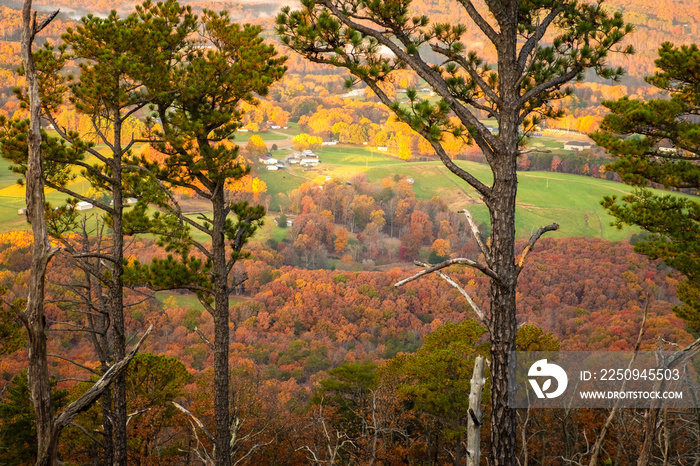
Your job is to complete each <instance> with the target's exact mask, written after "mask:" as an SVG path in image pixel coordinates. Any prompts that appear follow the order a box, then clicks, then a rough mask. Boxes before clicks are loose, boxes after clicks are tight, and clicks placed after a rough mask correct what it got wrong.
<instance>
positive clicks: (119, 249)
mask: <svg viewBox="0 0 700 466" xmlns="http://www.w3.org/2000/svg"><path fill="white" fill-rule="evenodd" d="M113 134H114V150H113V154H114V156H113V157H112V158H111V159H110V164H111V165H112V198H113V202H114V206H113V208H114V211H113V213H112V257H113V259H114V264H113V267H114V268H113V271H112V283H111V285H110V295H111V296H110V301H111V305H112V306H111V321H112V326H113V328H112V331H113V332H114V360H115V361H120V360H121V359H123V358H124V356H125V355H126V335H125V327H124V279H123V276H124V260H123V259H124V227H123V222H122V214H123V210H124V202H123V198H122V197H123V196H122V194H123V193H122V155H123V153H122V145H121V137H122V116H121V114H120V111H119V108H116V109H114V133H113ZM113 415H114V426H113V435H114V460H115V462H116V464H118V465H120V466H126V465H127V461H128V458H127V445H126V440H127V436H126V420H127V413H126V378H125V375H124V374H121V375H119V376H118V377H117V378H116V380H115V382H114V412H113Z"/></svg>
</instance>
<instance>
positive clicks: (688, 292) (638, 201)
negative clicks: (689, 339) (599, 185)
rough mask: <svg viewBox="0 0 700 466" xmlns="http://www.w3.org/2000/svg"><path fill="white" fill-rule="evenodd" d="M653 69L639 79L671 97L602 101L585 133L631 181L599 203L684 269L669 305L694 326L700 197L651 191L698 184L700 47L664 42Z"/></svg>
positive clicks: (645, 247) (698, 328)
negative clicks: (596, 127)
mask: <svg viewBox="0 0 700 466" xmlns="http://www.w3.org/2000/svg"><path fill="white" fill-rule="evenodd" d="M655 63H656V66H657V68H658V71H657V72H656V73H655V74H654V75H653V76H649V77H647V78H646V80H647V82H648V83H649V84H652V85H654V86H656V87H657V88H659V89H660V90H661V91H665V92H666V93H667V94H668V96H669V97H670V98H666V99H652V100H650V101H648V102H643V101H640V100H634V99H630V98H628V97H623V98H621V99H619V100H617V101H607V102H603V105H604V106H605V107H607V108H608V109H609V110H610V111H611V113H610V114H608V115H606V116H605V118H604V119H603V122H602V124H601V129H600V131H598V132H596V133H594V134H593V135H592V138H593V139H594V140H595V141H596V143H597V144H598V145H599V146H601V147H605V148H606V149H607V150H608V151H609V152H610V153H611V154H612V155H614V156H615V157H616V160H615V162H614V163H613V164H612V165H611V167H610V168H611V169H612V170H614V171H616V172H617V173H619V174H620V175H621V176H622V179H623V181H624V182H626V183H628V184H631V185H634V186H637V187H638V188H637V189H635V191H634V192H633V193H632V194H630V195H628V196H624V197H623V198H622V199H621V200H622V202H619V201H618V199H617V198H616V196H609V197H606V198H605V199H604V200H603V202H602V204H603V206H604V207H605V208H606V209H608V211H609V212H610V214H612V215H613V216H614V217H615V224H616V225H617V226H618V228H622V226H623V225H637V226H639V227H641V228H643V229H644V230H646V231H648V232H649V233H652V236H651V238H650V239H648V240H644V241H640V242H637V243H636V244H635V246H634V249H635V251H637V252H639V253H642V254H644V255H646V256H649V257H650V258H652V259H662V260H663V261H664V262H666V263H667V264H668V265H670V266H671V267H673V268H675V269H677V270H679V271H680V272H682V273H683V274H684V275H685V276H686V280H685V281H683V282H681V283H679V284H678V287H677V291H678V297H679V299H680V300H681V301H682V302H683V305H682V306H676V307H675V308H674V312H675V313H676V314H677V315H678V316H679V317H681V318H683V319H685V321H686V322H687V323H688V327H689V329H690V330H691V331H692V332H694V333H696V334H697V333H700V202H698V201H697V200H695V199H693V198H690V197H682V196H677V195H671V194H666V195H659V194H654V193H653V192H652V191H650V190H649V189H648V188H647V187H648V186H649V185H653V186H663V187H664V188H667V189H681V190H683V191H685V192H687V193H691V194H696V195H697V194H698V190H700V163H699V162H698V161H699V160H700V122H699V121H698V119H697V115H698V113H699V112H700V50H699V49H698V47H697V45H689V46H681V47H674V45H673V44H670V43H664V44H662V46H661V48H660V49H659V58H658V59H657V60H656V62H655Z"/></svg>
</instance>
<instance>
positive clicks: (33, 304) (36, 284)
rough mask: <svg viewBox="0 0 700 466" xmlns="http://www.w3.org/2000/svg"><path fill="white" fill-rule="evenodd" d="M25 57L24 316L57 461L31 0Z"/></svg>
mask: <svg viewBox="0 0 700 466" xmlns="http://www.w3.org/2000/svg"><path fill="white" fill-rule="evenodd" d="M22 26H23V28H22V41H21V47H22V62H23V64H24V69H25V76H26V79H27V93H28V97H29V118H30V124H29V132H28V135H27V145H28V149H29V158H28V161H27V172H26V175H25V178H26V201H27V217H28V219H29V221H30V222H31V224H32V236H33V239H34V243H33V244H32V262H31V269H30V276H29V294H28V298H27V307H26V309H25V310H24V312H23V313H22V315H21V319H22V321H23V323H24V326H25V327H26V329H27V334H28V339H27V342H28V345H29V348H28V350H29V368H28V376H29V391H30V394H31V399H32V402H33V404H34V413H35V415H36V430H37V441H38V450H37V465H49V464H54V463H55V461H56V442H55V441H53V439H54V437H55V436H54V432H53V410H52V408H51V387H50V385H49V369H48V364H47V359H46V334H45V333H44V325H45V322H46V319H45V318H44V282H45V278H46V268H47V266H48V263H49V261H50V260H51V257H52V256H53V255H54V254H55V252H56V249H54V248H52V247H51V244H50V242H49V235H48V232H47V228H46V215H45V212H44V203H45V198H44V176H43V170H42V166H41V101H40V99H39V86H38V82H37V69H36V64H35V62H34V58H33V56H32V42H33V41H34V35H35V31H36V16H34V17H32V2H31V0H25V2H24V6H23V8H22Z"/></svg>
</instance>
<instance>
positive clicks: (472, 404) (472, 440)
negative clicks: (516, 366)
mask: <svg viewBox="0 0 700 466" xmlns="http://www.w3.org/2000/svg"><path fill="white" fill-rule="evenodd" d="M485 383H486V379H485V378H484V358H483V357H481V356H477V357H476V360H475V361H474V372H473V374H472V380H471V383H470V384H469V419H468V420H467V466H479V464H480V462H481V424H482V414H481V394H482V392H483V391H484V384H485Z"/></svg>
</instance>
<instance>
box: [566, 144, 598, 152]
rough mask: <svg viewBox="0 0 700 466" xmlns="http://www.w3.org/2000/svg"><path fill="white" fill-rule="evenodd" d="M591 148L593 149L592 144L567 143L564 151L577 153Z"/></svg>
mask: <svg viewBox="0 0 700 466" xmlns="http://www.w3.org/2000/svg"><path fill="white" fill-rule="evenodd" d="M591 147H593V144H591V143H590V142H583V141H569V142H567V143H566V144H564V150H575V151H577V152H580V151H582V150H586V149H590V148H591Z"/></svg>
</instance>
